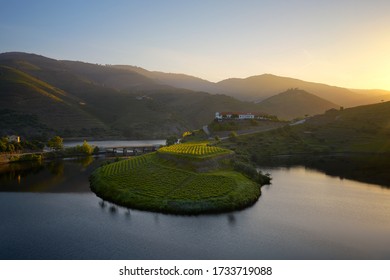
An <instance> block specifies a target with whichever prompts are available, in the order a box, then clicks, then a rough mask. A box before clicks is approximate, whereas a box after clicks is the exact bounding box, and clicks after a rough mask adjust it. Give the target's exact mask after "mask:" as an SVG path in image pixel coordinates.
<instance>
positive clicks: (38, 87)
mask: <svg viewBox="0 0 390 280" xmlns="http://www.w3.org/2000/svg"><path fill="white" fill-rule="evenodd" d="M0 98H1V102H0V116H1V119H2V126H1V133H3V134H13V133H18V134H41V133H43V132H51V131H58V132H61V133H62V134H64V133H65V132H66V131H70V130H72V131H74V132H75V133H77V132H81V131H82V130H85V129H86V128H88V129H89V131H88V133H90V134H93V132H92V131H105V132H106V131H107V129H108V128H107V126H106V125H105V124H104V123H103V122H101V121H100V120H99V119H97V118H95V117H94V116H92V115H90V114H88V113H87V112H86V111H84V110H83V108H82V107H83V105H82V103H81V102H80V101H79V100H78V99H75V98H73V97H71V96H69V95H67V94H66V92H64V91H62V90H60V89H58V88H55V87H53V86H51V85H49V84H47V83H45V82H43V81H41V80H38V79H36V78H34V77H32V76H30V75H28V74H26V73H23V72H21V71H19V70H16V69H14V68H11V67H6V66H1V65H0ZM64 120H66V121H64ZM76 131H77V132H76Z"/></svg>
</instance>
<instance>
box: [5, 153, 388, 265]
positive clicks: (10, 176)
mask: <svg viewBox="0 0 390 280" xmlns="http://www.w3.org/2000/svg"><path fill="white" fill-rule="evenodd" d="M104 160H105V159H93V158H89V159H83V160H63V161H58V162H49V163H45V164H44V165H43V166H34V165H31V164H27V165H18V166H16V165H15V166H9V165H8V166H5V165H3V166H0V186H1V187H0V191H1V192H0V221H1V223H0V258H1V259H390V189H389V188H383V187H380V186H379V185H372V184H366V183H359V182H356V181H351V180H345V179H344V180H341V179H339V178H337V177H330V176H327V175H325V174H324V173H322V172H319V171H314V170H310V169H305V167H302V166H296V167H291V168H277V167H273V168H269V169H267V168H266V167H263V168H262V169H263V170H266V171H268V172H269V173H271V174H272V177H273V180H272V185H270V186H265V187H263V188H262V196H261V197H260V199H259V201H258V202H257V203H256V204H255V205H254V206H253V207H251V208H249V209H246V210H243V211H239V212H235V213H230V214H222V215H208V216H174V215H164V214H155V213H149V212H142V211H136V210H129V209H126V208H122V207H117V206H115V205H112V204H110V203H107V202H103V201H102V200H101V199H100V198H98V197H96V196H95V195H94V194H93V193H92V192H90V190H89V182H88V176H89V174H90V172H91V171H92V170H93V169H94V168H96V167H97V166H99V165H100V164H101V162H102V161H104Z"/></svg>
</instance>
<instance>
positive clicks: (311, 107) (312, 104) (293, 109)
mask: <svg viewBox="0 0 390 280" xmlns="http://www.w3.org/2000/svg"><path fill="white" fill-rule="evenodd" d="M258 105H259V107H260V108H261V110H262V111H263V112H265V113H268V114H273V113H274V112H278V117H279V118H281V119H293V118H297V117H304V116H305V115H308V116H312V115H316V114H319V113H320V112H321V113H324V112H325V111H326V110H329V109H331V108H339V107H340V106H338V105H336V104H334V103H332V102H329V101H327V100H325V99H322V98H320V97H318V96H315V95H314V94H310V93H308V92H306V91H304V90H299V89H289V90H287V91H285V92H282V93H280V94H277V95H274V96H272V97H269V98H267V99H265V100H263V101H261V102H260V103H258Z"/></svg>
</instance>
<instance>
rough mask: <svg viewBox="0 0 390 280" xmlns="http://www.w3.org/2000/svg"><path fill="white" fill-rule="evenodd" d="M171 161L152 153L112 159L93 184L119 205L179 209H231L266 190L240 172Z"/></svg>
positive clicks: (168, 210) (212, 149)
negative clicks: (192, 168) (200, 168)
mask: <svg viewBox="0 0 390 280" xmlns="http://www.w3.org/2000/svg"><path fill="white" fill-rule="evenodd" d="M175 146H187V147H186V148H189V147H190V145H175ZM191 146H192V148H193V149H192V150H190V149H188V151H192V152H194V153H196V151H198V153H201V152H202V149H203V152H204V153H207V152H208V153H215V154H218V153H220V152H221V151H218V148H216V147H208V146H206V145H191ZM194 146H198V147H194ZM202 147H203V148H202ZM194 148H198V149H194ZM160 150H161V149H160ZM221 150H222V149H221ZM182 151H183V152H184V151H185V149H183V150H182ZM166 163H167V161H166V160H160V158H159V154H158V153H152V154H148V155H143V156H138V157H132V158H130V159H127V160H122V161H118V162H115V163H112V164H108V165H105V166H102V167H100V168H98V169H97V170H95V172H94V173H93V174H92V176H91V178H90V179H91V188H92V190H93V191H94V192H95V193H96V194H97V195H98V196H100V197H102V198H103V199H106V200H109V201H112V202H115V203H117V204H119V205H123V206H126V207H130V208H137V209H141V210H149V211H157V212H166V213H176V214H199V213H209V212H224V211H231V210H234V209H238V208H243V207H245V206H247V205H248V204H253V203H254V202H255V201H256V200H257V199H258V197H259V196H260V188H259V187H258V186H257V185H256V184H255V183H254V182H252V181H250V180H249V179H247V178H246V177H245V176H243V175H242V174H240V173H237V172H233V171H215V172H207V173H197V172H191V171H188V170H184V169H181V168H179V167H177V166H175V167H172V166H169V165H168V164H166Z"/></svg>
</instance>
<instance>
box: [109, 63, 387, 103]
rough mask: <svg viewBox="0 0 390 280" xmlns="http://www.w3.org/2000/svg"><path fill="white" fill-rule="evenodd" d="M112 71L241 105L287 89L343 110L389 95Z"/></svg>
mask: <svg viewBox="0 0 390 280" xmlns="http://www.w3.org/2000/svg"><path fill="white" fill-rule="evenodd" d="M112 67H114V68H118V69H127V70H130V71H135V72H137V73H139V74H142V75H144V76H146V77H148V78H150V79H152V80H153V81H154V82H155V83H158V84H162V85H169V86H173V87H177V88H183V89H189V90H193V91H204V92H209V93H212V94H225V95H229V96H232V97H235V98H237V99H239V100H243V101H254V102H260V101H262V100H264V99H266V98H268V97H271V96H273V95H276V94H278V93H280V92H283V91H285V90H287V89H288V88H300V89H303V90H305V91H308V92H311V93H312V94H314V95H317V96H318V97H321V98H323V99H326V100H329V101H331V102H333V103H335V104H340V105H341V106H344V107H350V106H357V105H364V104H372V103H377V102H379V101H380V100H390V92H389V91H379V90H376V91H373V90H355V89H353V90H351V89H346V88H342V87H335V86H329V85H326V84H321V83H312V82H306V81H302V80H298V79H293V78H288V77H280V76H275V75H271V74H263V75H259V76H252V77H248V78H245V79H239V78H230V79H226V80H223V81H220V82H218V83H213V82H209V81H207V80H203V79H200V78H197V77H193V76H189V75H184V74H174V73H164V72H157V71H148V70H146V69H143V68H140V67H135V66H125V65H116V66H112Z"/></svg>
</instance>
